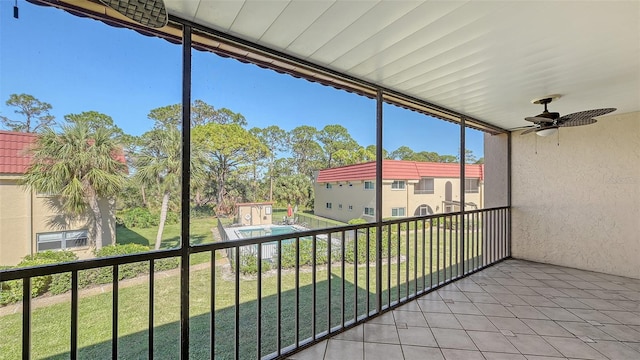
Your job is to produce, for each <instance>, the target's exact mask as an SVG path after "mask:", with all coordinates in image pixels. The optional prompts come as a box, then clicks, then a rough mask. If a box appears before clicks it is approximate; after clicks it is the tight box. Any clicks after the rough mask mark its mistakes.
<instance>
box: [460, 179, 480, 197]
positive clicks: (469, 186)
mask: <svg viewBox="0 0 640 360" xmlns="http://www.w3.org/2000/svg"><path fill="white" fill-rule="evenodd" d="M464 192H465V193H468V194H469V193H478V192H480V179H464Z"/></svg>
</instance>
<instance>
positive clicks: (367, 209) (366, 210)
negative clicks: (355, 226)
mask: <svg viewBox="0 0 640 360" xmlns="http://www.w3.org/2000/svg"><path fill="white" fill-rule="evenodd" d="M375 213H376V210H375V209H374V208H372V207H365V208H364V214H365V215H369V216H375Z"/></svg>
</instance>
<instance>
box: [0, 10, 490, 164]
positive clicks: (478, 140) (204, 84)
mask: <svg viewBox="0 0 640 360" xmlns="http://www.w3.org/2000/svg"><path fill="white" fill-rule="evenodd" d="M19 6H20V19H18V20H16V19H14V18H13V17H12V16H13V10H12V8H13V1H0V44H1V46H0V79H1V80H0V114H1V115H4V116H9V117H12V116H13V115H14V114H13V109H12V108H9V107H7V106H6V105H5V101H6V100H7V99H8V97H9V95H10V94H13V93H27V94H31V95H33V96H35V97H36V98H38V99H40V100H42V101H46V102H48V103H50V104H51V105H52V106H53V111H52V114H53V115H55V116H56V118H57V119H58V120H62V119H63V117H64V115H65V114H69V113H79V112H82V111H89V110H95V111H99V112H102V113H105V114H107V115H110V116H111V117H112V118H113V119H114V121H115V122H116V123H117V124H118V125H119V126H120V127H121V128H122V129H123V130H124V131H125V132H127V133H130V134H133V135H140V134H142V133H143V132H145V131H146V130H148V129H149V128H150V127H151V125H152V122H151V121H150V120H148V119H147V114H148V113H149V110H151V109H153V108H156V107H160V106H164V105H169V104H175V103H179V102H180V99H181V94H180V91H181V86H182V83H181V48H180V46H178V45H174V44H171V43H169V42H167V41H164V40H162V39H157V38H152V37H146V36H143V35H140V34H138V33H137V32H135V31H131V30H127V29H120V28H114V27H111V26H107V25H105V24H103V23H101V22H98V21H95V20H91V19H86V18H80V17H76V16H72V15H70V14H67V13H65V12H63V11H60V10H56V9H53V8H47V7H40V6H35V5H32V4H29V3H27V2H24V1H20V2H19ZM192 61H193V66H192V69H193V78H192V84H193V87H192V97H193V99H202V100H204V101H206V102H207V103H209V104H211V105H213V106H214V107H216V108H221V107H226V108H229V109H231V110H232V111H234V112H239V113H242V114H243V115H244V116H245V117H246V119H247V121H248V123H249V127H254V126H257V127H266V126H269V125H274V124H275V125H278V126H280V127H281V128H283V129H285V130H291V129H293V128H294V127H296V126H299V125H312V126H315V127H317V128H319V129H320V128H322V127H323V126H325V125H327V124H341V125H343V126H345V127H346V128H347V129H348V130H349V132H350V133H351V135H352V136H353V137H354V138H355V140H356V141H358V142H359V143H360V144H361V145H363V146H366V145H370V144H374V143H375V101H374V100H371V99H367V98H364V97H361V96H358V95H354V94H350V93H347V92H345V91H340V90H336V89H334V88H332V87H326V86H322V85H320V84H316V83H311V82H309V81H306V80H303V79H296V78H294V77H291V76H288V75H283V74H279V73H276V72H275V71H270V70H265V69H262V68H259V67H258V66H255V65H251V64H244V63H241V62H239V61H236V60H232V59H227V58H222V57H219V56H216V55H214V54H212V53H207V52H200V51H193V60H192ZM384 119H385V123H384V140H383V145H384V148H385V149H387V150H389V151H392V150H394V149H396V148H398V147H399V146H402V145H406V146H409V147H410V148H412V149H414V150H415V151H436V152H438V153H440V154H452V155H455V154H457V153H458V141H459V140H458V139H459V128H458V126H456V125H454V124H450V123H447V122H444V121H440V120H436V119H431V118H429V117H426V116H424V115H421V114H418V113H415V112H411V111H408V110H404V109H400V108H397V107H395V106H391V105H386V106H385V107H384ZM467 148H469V149H471V150H473V152H474V153H475V154H476V156H478V157H480V156H482V153H483V138H482V133H480V132H478V131H475V130H467Z"/></svg>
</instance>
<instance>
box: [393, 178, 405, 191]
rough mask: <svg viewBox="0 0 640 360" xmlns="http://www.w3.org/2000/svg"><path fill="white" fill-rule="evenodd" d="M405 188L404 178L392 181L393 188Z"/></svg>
mask: <svg viewBox="0 0 640 360" xmlns="http://www.w3.org/2000/svg"><path fill="white" fill-rule="evenodd" d="M404 188H405V182H404V180H394V181H393V182H392V183H391V189H392V190H404Z"/></svg>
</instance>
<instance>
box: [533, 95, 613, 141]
mask: <svg viewBox="0 0 640 360" xmlns="http://www.w3.org/2000/svg"><path fill="white" fill-rule="evenodd" d="M560 97H561V95H558V94H554V95H547V96H545V97H541V98H538V99H533V100H531V103H532V104H541V105H544V111H543V112H542V113H541V114H538V115H536V116H530V117H526V118H524V119H525V120H526V121H529V122H532V123H533V125H532V126H530V127H529V128H528V129H527V130H525V131H523V132H522V133H521V134H520V135H526V134H529V133H532V132H535V133H536V135H539V136H549V135H553V134H555V133H557V132H558V129H559V128H561V127H569V126H583V125H590V124H594V123H596V122H597V121H598V120H596V119H594V117H597V116H602V115H605V114H608V113H610V112H614V111H616V109H615V108H604V109H593V110H586V111H579V112H576V113H572V114H568V115H564V116H560V113H557V112H550V111H549V110H548V109H547V105H548V104H550V103H551V102H552V101H553V100H556V99H559V98H560Z"/></svg>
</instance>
